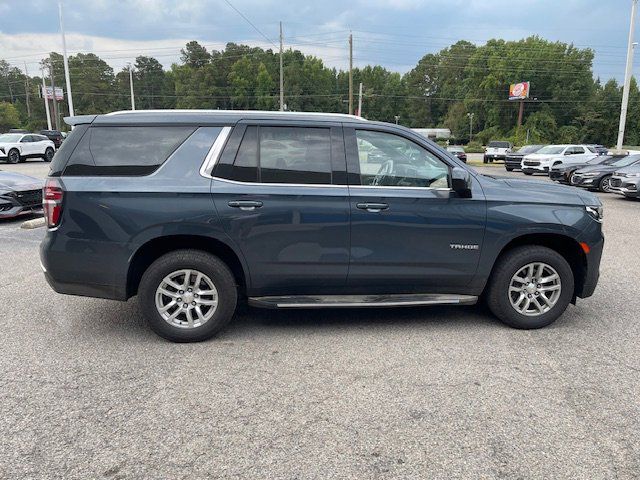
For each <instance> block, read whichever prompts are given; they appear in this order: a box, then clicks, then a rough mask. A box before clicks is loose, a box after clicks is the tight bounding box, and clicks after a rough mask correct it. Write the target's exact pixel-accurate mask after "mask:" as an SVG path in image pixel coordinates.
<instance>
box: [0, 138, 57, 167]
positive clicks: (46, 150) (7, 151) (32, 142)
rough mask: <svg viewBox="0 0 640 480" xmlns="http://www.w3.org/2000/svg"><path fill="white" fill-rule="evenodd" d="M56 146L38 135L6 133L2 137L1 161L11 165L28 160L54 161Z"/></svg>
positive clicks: (0, 139)
mask: <svg viewBox="0 0 640 480" xmlns="http://www.w3.org/2000/svg"><path fill="white" fill-rule="evenodd" d="M55 152H56V146H55V144H54V143H53V142H52V141H51V140H49V139H48V138H47V137H45V136H44V135H38V134H36V133H4V134H2V135H0V160H4V161H5V162H9V163H18V162H24V161H25V160H26V159H27V158H42V159H43V160H44V161H45V162H50V161H51V160H52V159H53V154H54V153H55Z"/></svg>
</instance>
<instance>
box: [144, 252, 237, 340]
mask: <svg viewBox="0 0 640 480" xmlns="http://www.w3.org/2000/svg"><path fill="white" fill-rule="evenodd" d="M138 297H139V304H140V309H141V313H142V315H143V316H144V317H145V319H146V320H147V322H148V323H149V326H150V327H151V329H152V330H153V331H154V332H156V333H157V334H158V335H160V336H161V337H163V338H166V339H168V340H171V341H174V342H198V341H202V340H207V339H209V338H211V337H213V336H214V335H215V334H217V333H218V332H219V331H220V330H222V329H223V328H224V327H225V326H226V325H227V323H229V321H230V320H231V318H232V317H233V314H234V312H235V309H236V303H237V298H238V293H237V288H236V284H235V279H234V277H233V274H232V273H231V271H230V270H229V268H228V267H227V266H226V264H225V263H224V262H222V261H221V260H220V259H219V258H218V257H215V256H213V255H211V254H209V253H206V252H202V251H199V250H177V251H175V252H171V253H168V254H166V255H163V256H162V257H160V258H159V259H158V260H156V261H155V262H154V263H152V264H151V266H150V267H149V268H148V269H147V271H146V272H145V273H144V275H143V276H142V280H141V281H140V287H139V289H138Z"/></svg>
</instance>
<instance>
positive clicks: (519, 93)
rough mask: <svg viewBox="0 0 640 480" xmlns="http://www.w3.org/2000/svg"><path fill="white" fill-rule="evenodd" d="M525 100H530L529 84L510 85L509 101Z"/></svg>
mask: <svg viewBox="0 0 640 480" xmlns="http://www.w3.org/2000/svg"><path fill="white" fill-rule="evenodd" d="M525 98H529V82H520V83H512V84H511V85H509V100H524V99H525Z"/></svg>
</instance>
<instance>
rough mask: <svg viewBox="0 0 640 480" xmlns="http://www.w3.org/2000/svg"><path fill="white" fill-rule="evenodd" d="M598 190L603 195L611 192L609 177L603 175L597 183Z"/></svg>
mask: <svg viewBox="0 0 640 480" xmlns="http://www.w3.org/2000/svg"><path fill="white" fill-rule="evenodd" d="M598 190H600V191H601V192H604V193H609V192H611V175H605V176H604V177H602V179H601V180H600V183H598Z"/></svg>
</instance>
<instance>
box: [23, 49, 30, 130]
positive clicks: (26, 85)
mask: <svg viewBox="0 0 640 480" xmlns="http://www.w3.org/2000/svg"><path fill="white" fill-rule="evenodd" d="M24 75H25V80H24V93H25V98H26V100H27V117H29V118H31V105H30V104H29V71H28V70H27V62H26V61H25V62H24Z"/></svg>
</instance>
